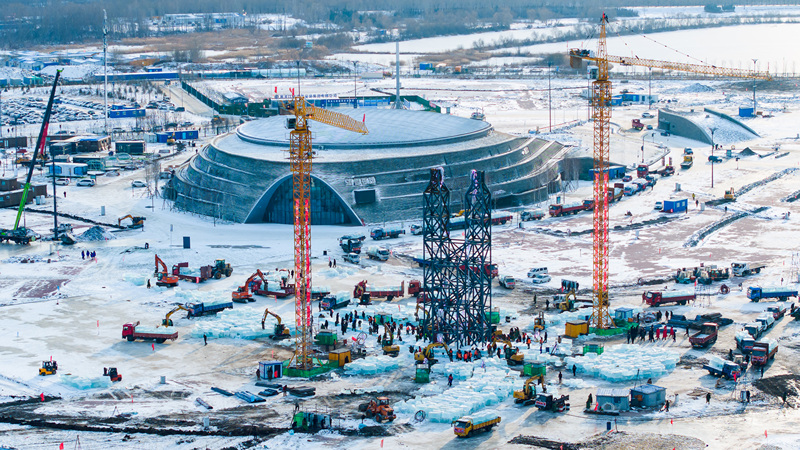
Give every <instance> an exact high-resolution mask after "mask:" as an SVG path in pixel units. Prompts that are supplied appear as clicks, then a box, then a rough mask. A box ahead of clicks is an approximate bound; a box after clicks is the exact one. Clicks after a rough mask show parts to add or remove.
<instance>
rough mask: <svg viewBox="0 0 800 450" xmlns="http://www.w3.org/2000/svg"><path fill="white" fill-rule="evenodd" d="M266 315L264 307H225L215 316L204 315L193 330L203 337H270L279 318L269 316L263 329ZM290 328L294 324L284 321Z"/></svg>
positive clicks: (195, 335) (196, 335) (194, 333)
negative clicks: (262, 320)
mask: <svg viewBox="0 0 800 450" xmlns="http://www.w3.org/2000/svg"><path fill="white" fill-rule="evenodd" d="M263 317H264V309H262V308H258V307H251V308H247V307H242V308H236V309H225V310H223V311H221V312H219V313H217V314H216V315H215V316H204V317H200V318H198V319H197V324H196V325H195V326H194V328H193V329H192V332H191V336H192V337H194V338H202V337H203V335H206V336H208V337H209V338H231V339H258V338H263V337H270V336H272V335H273V333H274V332H275V324H277V323H278V321H277V319H275V318H274V317H272V316H271V315H268V316H267V320H266V321H265V322H264V329H261V319H262V318H263ZM283 324H284V325H286V327H287V328H288V329H289V330H290V331H293V330H294V326H292V325H290V324H287V323H285V322H283Z"/></svg>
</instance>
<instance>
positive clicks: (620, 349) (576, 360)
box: [565, 344, 680, 382]
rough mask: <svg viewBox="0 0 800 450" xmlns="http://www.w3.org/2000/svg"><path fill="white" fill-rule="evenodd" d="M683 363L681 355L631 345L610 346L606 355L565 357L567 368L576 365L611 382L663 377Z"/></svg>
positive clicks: (579, 369)
mask: <svg viewBox="0 0 800 450" xmlns="http://www.w3.org/2000/svg"><path fill="white" fill-rule="evenodd" d="M679 360H680V355H679V354H678V353H677V352H674V351H671V350H666V349H661V348H654V347H650V348H647V349H644V348H643V347H642V346H640V345H629V344H619V345H614V346H611V347H606V348H605V351H604V352H603V354H602V355H597V354H595V353H587V354H586V355H584V356H577V357H572V356H569V357H567V358H565V362H566V366H567V367H572V365H573V364H574V365H575V366H577V368H578V371H579V372H581V373H585V374H587V375H589V376H593V377H598V378H602V379H605V380H608V381H611V382H620V381H631V380H635V379H636V378H637V377H638V378H654V377H660V376H663V375H666V374H667V373H668V372H671V371H672V370H674V369H675V365H676V364H677V363H678V361H679Z"/></svg>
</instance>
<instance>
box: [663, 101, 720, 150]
mask: <svg viewBox="0 0 800 450" xmlns="http://www.w3.org/2000/svg"><path fill="white" fill-rule="evenodd" d="M658 129H659V130H665V131H669V132H670V133H672V134H676V135H678V136H681V137H685V138H689V139H694V140H695V141H700V142H705V143H706V144H711V135H710V134H708V133H706V131H705V130H704V129H703V128H701V127H699V126H697V124H696V123H694V122H692V121H691V120H690V119H688V118H686V117H683V116H681V115H679V114H677V113H673V112H671V111H667V110H665V109H660V110H659V111H658Z"/></svg>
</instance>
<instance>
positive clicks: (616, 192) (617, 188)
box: [608, 183, 625, 203]
mask: <svg viewBox="0 0 800 450" xmlns="http://www.w3.org/2000/svg"><path fill="white" fill-rule="evenodd" d="M624 195H625V183H614V187H613V188H612V187H611V186H609V188H608V202H609V203H614V202H616V201H619V200H620V199H622V197H623V196H624Z"/></svg>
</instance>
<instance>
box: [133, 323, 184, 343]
mask: <svg viewBox="0 0 800 450" xmlns="http://www.w3.org/2000/svg"><path fill="white" fill-rule="evenodd" d="M122 339H127V340H128V341H130V342H133V341H135V340H136V339H141V340H144V341H156V342H157V343H159V344H161V343H164V342H166V341H167V339H169V340H171V341H174V340H175V339H178V332H177V331H172V329H170V328H161V327H143V326H141V325H139V322H136V323H126V324H125V325H123V326H122Z"/></svg>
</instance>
